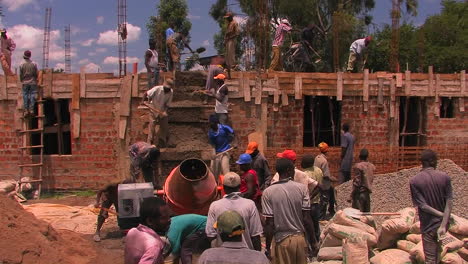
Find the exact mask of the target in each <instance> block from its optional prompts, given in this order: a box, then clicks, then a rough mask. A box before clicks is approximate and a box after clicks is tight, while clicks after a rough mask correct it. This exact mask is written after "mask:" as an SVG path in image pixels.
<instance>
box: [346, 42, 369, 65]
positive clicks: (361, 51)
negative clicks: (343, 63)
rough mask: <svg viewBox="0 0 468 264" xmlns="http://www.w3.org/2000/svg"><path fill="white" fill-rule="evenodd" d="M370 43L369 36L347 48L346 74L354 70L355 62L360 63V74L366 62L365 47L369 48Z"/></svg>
mask: <svg viewBox="0 0 468 264" xmlns="http://www.w3.org/2000/svg"><path fill="white" fill-rule="evenodd" d="M371 41H372V37H371V36H367V37H365V38H362V39H358V40H355V41H354V42H353V43H352V44H351V46H350V47H349V59H348V69H347V71H348V72H352V71H353V70H354V66H355V65H356V61H359V62H361V67H360V68H359V70H360V72H362V71H363V70H364V67H365V66H366V62H367V52H366V51H367V46H369V44H370V42H371Z"/></svg>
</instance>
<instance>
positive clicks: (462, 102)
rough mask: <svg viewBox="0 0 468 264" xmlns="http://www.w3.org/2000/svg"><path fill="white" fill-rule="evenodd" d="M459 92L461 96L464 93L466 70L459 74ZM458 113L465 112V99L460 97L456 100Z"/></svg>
mask: <svg viewBox="0 0 468 264" xmlns="http://www.w3.org/2000/svg"><path fill="white" fill-rule="evenodd" d="M460 92H461V94H462V95H464V94H465V93H466V70H463V71H461V72H460ZM458 104H459V109H460V112H465V99H464V98H463V97H460V99H459V100H458Z"/></svg>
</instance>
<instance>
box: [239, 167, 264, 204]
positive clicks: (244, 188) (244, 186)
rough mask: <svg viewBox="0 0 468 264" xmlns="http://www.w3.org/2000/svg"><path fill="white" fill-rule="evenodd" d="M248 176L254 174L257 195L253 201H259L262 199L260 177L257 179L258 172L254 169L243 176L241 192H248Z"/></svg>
mask: <svg viewBox="0 0 468 264" xmlns="http://www.w3.org/2000/svg"><path fill="white" fill-rule="evenodd" d="M248 174H252V175H253V179H254V183H255V189H256V191H255V194H254V196H253V198H252V200H253V201H257V200H259V199H260V197H261V196H262V191H260V186H259V185H258V177H257V172H256V171H255V170H253V169H250V170H248V171H247V172H245V173H244V174H242V175H241V176H240V177H241V184H240V190H239V191H240V192H241V193H245V192H247V191H248V188H247V181H246V180H245V178H246V177H247V175H248Z"/></svg>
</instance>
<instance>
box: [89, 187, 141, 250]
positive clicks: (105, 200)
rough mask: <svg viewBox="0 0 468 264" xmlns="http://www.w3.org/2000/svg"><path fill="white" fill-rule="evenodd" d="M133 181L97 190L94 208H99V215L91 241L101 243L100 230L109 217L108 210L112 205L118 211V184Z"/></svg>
mask: <svg viewBox="0 0 468 264" xmlns="http://www.w3.org/2000/svg"><path fill="white" fill-rule="evenodd" d="M134 182H135V181H134V179H126V180H124V181H121V182H118V183H111V184H109V185H107V186H106V187H104V188H103V189H101V190H99V191H98V193H97V195H96V202H95V204H94V208H101V210H100V211H99V215H98V217H97V225H96V232H95V233H94V236H93V240H94V241H95V242H99V241H101V228H102V225H104V222H105V221H106V219H107V218H108V217H109V212H110V208H111V206H112V205H114V207H115V210H116V211H117V213H118V211H119V206H118V201H119V198H118V188H119V184H129V183H134Z"/></svg>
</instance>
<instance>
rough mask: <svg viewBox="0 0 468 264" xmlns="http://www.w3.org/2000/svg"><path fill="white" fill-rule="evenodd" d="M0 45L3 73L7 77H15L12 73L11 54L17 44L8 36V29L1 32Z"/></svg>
mask: <svg viewBox="0 0 468 264" xmlns="http://www.w3.org/2000/svg"><path fill="white" fill-rule="evenodd" d="M0 45H1V55H0V60H1V63H2V68H3V73H4V74H5V75H14V73H13V72H12V71H11V53H12V52H13V51H14V50H15V49H16V44H15V42H14V41H13V40H12V39H11V38H9V37H8V36H7V31H6V29H1V30H0Z"/></svg>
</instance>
